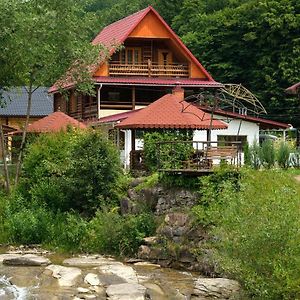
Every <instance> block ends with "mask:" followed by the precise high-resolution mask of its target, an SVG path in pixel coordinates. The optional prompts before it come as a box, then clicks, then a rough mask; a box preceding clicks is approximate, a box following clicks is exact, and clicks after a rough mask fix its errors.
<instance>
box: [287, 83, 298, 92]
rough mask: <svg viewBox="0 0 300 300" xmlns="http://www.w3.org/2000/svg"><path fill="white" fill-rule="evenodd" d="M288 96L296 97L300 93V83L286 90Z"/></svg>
mask: <svg viewBox="0 0 300 300" xmlns="http://www.w3.org/2000/svg"><path fill="white" fill-rule="evenodd" d="M285 91H286V92H287V93H288V94H293V95H296V94H297V92H299V91H300V82H298V83H295V84H293V85H292V86H290V87H288V88H287V89H286V90H285Z"/></svg>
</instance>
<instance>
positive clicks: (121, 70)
mask: <svg viewBox="0 0 300 300" xmlns="http://www.w3.org/2000/svg"><path fill="white" fill-rule="evenodd" d="M109 76H116V77H117V76H142V77H169V78H188V77H189V66H188V64H184V63H173V64H166V65H159V64H157V63H153V62H151V61H150V60H149V61H148V63H146V64H120V63H119V62H111V63H110V65H109Z"/></svg>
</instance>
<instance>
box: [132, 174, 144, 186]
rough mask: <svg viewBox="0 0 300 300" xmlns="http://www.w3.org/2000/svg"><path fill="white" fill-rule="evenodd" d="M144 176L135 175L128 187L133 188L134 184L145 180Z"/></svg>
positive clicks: (136, 184)
mask: <svg viewBox="0 0 300 300" xmlns="http://www.w3.org/2000/svg"><path fill="white" fill-rule="evenodd" d="M145 179H146V178H145V177H137V178H134V179H133V180H132V181H131V182H130V187H132V188H134V187H136V186H138V185H139V184H141V183H143V182H144V181H145Z"/></svg>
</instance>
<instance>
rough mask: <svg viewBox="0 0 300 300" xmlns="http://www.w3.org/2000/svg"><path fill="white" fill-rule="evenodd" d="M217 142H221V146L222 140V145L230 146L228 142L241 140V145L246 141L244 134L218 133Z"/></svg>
mask: <svg viewBox="0 0 300 300" xmlns="http://www.w3.org/2000/svg"><path fill="white" fill-rule="evenodd" d="M218 142H221V144H220V146H222V142H224V145H226V146H230V145H231V143H230V142H242V146H244V145H245V144H246V143H247V136H246V135H218Z"/></svg>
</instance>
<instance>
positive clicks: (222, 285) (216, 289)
mask: <svg viewBox="0 0 300 300" xmlns="http://www.w3.org/2000/svg"><path fill="white" fill-rule="evenodd" d="M240 291H241V287H240V284H239V283H238V282H237V281H235V280H231V279H227V278H198V279H197V281H196V283H195V288H194V291H193V295H194V296H198V297H199V299H202V298H203V297H206V298H208V299H222V300H223V299H238V298H237V297H238V295H239V294H240Z"/></svg>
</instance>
